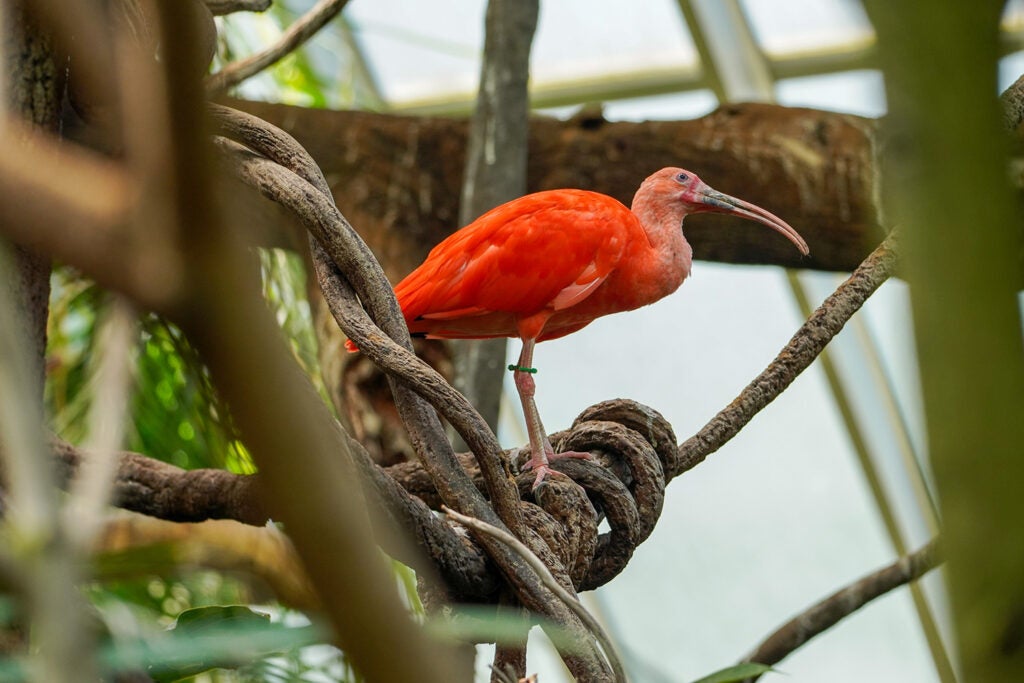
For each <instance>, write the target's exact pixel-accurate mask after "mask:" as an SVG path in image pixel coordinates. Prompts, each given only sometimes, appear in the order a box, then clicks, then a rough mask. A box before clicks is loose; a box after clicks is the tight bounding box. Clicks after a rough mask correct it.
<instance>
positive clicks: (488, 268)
mask: <svg viewBox="0 0 1024 683" xmlns="http://www.w3.org/2000/svg"><path fill="white" fill-rule="evenodd" d="M634 223H637V219H636V217H635V216H633V214H632V212H630V211H629V209H627V208H626V207H625V206H623V205H622V204H621V203H620V202H618V201H616V200H615V199H612V198H611V197H607V196H605V195H601V194H597V193H593V192H584V191H581V190H554V191H550V192H539V193H536V194H533V195H527V196H526V197H522V198H520V199H517V200H515V201H512V202H509V203H507V204H503V205H502V206H499V207H497V208H496V209H493V210H491V211H489V212H488V213H486V214H484V215H483V216H481V217H480V218H479V219H477V220H476V221H474V222H473V223H471V224H470V225H469V226H467V227H465V228H463V229H462V230H460V231H458V232H456V233H455V234H453V235H452V236H450V237H449V238H448V239H446V240H445V241H443V242H442V243H441V244H439V245H438V246H437V247H435V248H434V250H433V251H431V253H430V255H429V256H428V257H427V260H426V261H424V263H423V265H421V266H420V267H419V268H417V269H416V270H415V271H414V272H413V273H412V274H410V275H409V277H407V278H406V279H405V280H403V281H402V282H401V283H399V285H398V286H397V287H396V288H395V292H396V294H397V295H398V299H399V302H400V303H401V305H402V309H403V311H404V312H405V314H406V319H407V320H410V321H412V320H416V319H423V318H426V319H434V320H441V319H445V320H450V319H454V318H460V319H461V318H469V317H473V316H483V315H487V314H489V313H493V312H503V313H510V314H512V315H516V316H525V315H532V314H534V313H537V312H539V311H541V310H543V309H545V308H552V309H554V310H563V309H565V308H569V307H571V306H574V305H576V304H577V303H579V302H580V301H582V300H583V299H585V298H586V297H587V296H589V295H590V294H591V293H593V291H594V290H595V289H597V287H598V286H600V284H601V283H602V282H604V280H605V279H606V278H607V277H608V275H609V274H610V273H611V272H612V271H613V270H614V268H615V266H616V265H617V264H618V262H619V260H620V259H621V257H622V254H623V251H624V249H625V246H626V243H627V241H628V239H629V235H630V234H633V228H634V227H635V226H634V225H633V224H634ZM637 224H638V223H637Z"/></svg>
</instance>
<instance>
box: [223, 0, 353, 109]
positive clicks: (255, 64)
mask: <svg viewBox="0 0 1024 683" xmlns="http://www.w3.org/2000/svg"><path fill="white" fill-rule="evenodd" d="M347 4H348V0H320V2H318V3H317V4H316V5H314V6H313V7H312V8H311V9H310V10H309V11H308V12H306V13H305V14H304V15H302V16H301V17H299V18H298V19H297V20H296V21H295V23H294V24H292V25H291V26H289V27H288V30H287V31H285V32H284V33H283V34H282V35H281V38H280V40H278V42H277V43H275V44H274V45H271V46H270V47H268V48H266V49H264V50H261V51H259V52H257V53H256V54H253V55H250V56H248V57H246V58H245V59H241V60H239V61H237V62H234V63H232V64H228V65H227V66H226V67H224V68H223V69H221V70H220V71H218V72H217V73H215V74H213V75H212V76H210V77H209V78H207V79H206V94H207V95H208V96H209V97H214V96H216V95H219V94H221V93H222V92H224V91H225V90H227V89H228V88H230V87H232V86H234V85H238V84H239V83H241V82H242V81H244V80H245V79H247V78H249V77H250V76H253V75H255V74H258V73H259V72H260V71H263V69H266V68H267V67H268V66H270V65H271V64H273V63H275V62H277V61H278V60H280V59H282V58H284V57H285V56H287V55H288V54H289V53H291V52H292V51H293V50H295V48H297V47H299V46H300V45H302V44H303V43H304V42H306V41H307V40H309V39H310V38H312V37H313V36H314V35H315V34H316V32H317V31H319V30H320V29H321V28H323V27H324V25H325V24H326V23H327V22H328V21H330V20H331V19H333V18H334V17H335V15H337V14H338V13H339V12H341V10H342V9H344V7H345V5H347Z"/></svg>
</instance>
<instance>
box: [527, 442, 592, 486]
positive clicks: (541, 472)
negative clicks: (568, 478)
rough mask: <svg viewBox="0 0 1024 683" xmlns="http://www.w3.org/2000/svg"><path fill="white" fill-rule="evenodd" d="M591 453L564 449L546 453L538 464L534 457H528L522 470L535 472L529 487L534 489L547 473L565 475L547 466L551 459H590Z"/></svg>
mask: <svg viewBox="0 0 1024 683" xmlns="http://www.w3.org/2000/svg"><path fill="white" fill-rule="evenodd" d="M593 457H594V456H593V455H592V454H591V453H587V452H585V451H564V452H562V453H548V454H546V457H545V458H544V459H543V460H541V461H540V463H539V464H538V463H537V461H536V460H535V459H534V458H530V459H529V460H528V461H527V462H526V464H525V465H523V471H524V472H525V471H529V470H532V471H534V472H536V473H537V476H536V478H535V479H534V480H533V486H532V487H531V489H536V488H537V487H538V486H540V485H541V483H542V482H543V481H544V478H545V477H546V476H547V475H549V474H557V475H559V476H565V475H564V474H562V473H561V472H559V471H558V470H554V469H551V467H549V466H548V463H550V462H551V461H552V460H561V459H562V458H577V459H579V460H592V459H593Z"/></svg>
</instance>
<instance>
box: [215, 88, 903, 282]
mask: <svg viewBox="0 0 1024 683" xmlns="http://www.w3.org/2000/svg"><path fill="white" fill-rule="evenodd" d="M232 106H235V107H237V108H240V109H244V110H245V111H248V112H251V113H253V114H255V115H257V116H259V117H260V118H261V119H264V120H266V121H268V122H270V123H272V124H274V125H277V126H280V127H281V128H282V129H284V130H286V131H288V132H289V133H291V134H292V135H294V136H295V138H296V139H297V140H298V141H299V143H300V144H301V145H302V146H303V147H304V148H305V149H307V150H308V151H309V153H310V154H311V155H312V156H313V158H314V159H316V160H317V163H318V164H319V165H320V167H321V168H322V169H323V170H324V172H325V174H326V176H327V177H328V178H330V179H331V187H332V189H333V190H334V192H335V198H336V201H337V203H338V206H339V207H340V208H341V210H342V211H343V213H344V214H345V216H346V217H347V218H348V219H349V220H350V221H351V222H352V224H353V225H354V226H356V227H357V228H358V229H359V230H360V234H361V235H362V236H363V239H365V240H367V242H368V243H369V245H370V247H371V248H372V249H373V250H374V253H377V254H380V255H381V261H382V262H383V264H384V266H385V269H386V270H387V272H388V274H389V275H390V276H391V277H392V278H393V279H395V280H396V281H397V279H400V278H401V277H402V276H403V275H405V274H406V273H408V272H409V271H410V270H412V268H414V267H415V266H416V265H418V264H419V263H420V262H421V261H422V260H423V258H424V257H425V256H426V254H427V252H428V251H429V250H430V248H431V247H433V245H435V244H437V243H438V242H440V241H441V240H442V239H443V238H444V237H446V236H447V235H449V234H450V233H451V232H452V231H454V230H455V229H456V228H458V227H459V219H458V216H459V207H458V199H459V190H460V187H461V185H462V181H463V174H464V167H463V166H464V164H463V160H464V159H465V154H466V142H467V137H468V127H469V124H468V121H467V120H465V119H455V118H447V117H429V116H396V115H390V114H374V113H370V112H356V111H329V110H323V109H306V108H302V107H294V106H288V105H280V104H268V103H261V102H245V101H234V102H232ZM876 125H877V124H876V122H874V121H872V120H870V119H865V118H860V117H857V116H851V115H848V114H837V113H833V112H825V111H817V110H813V109H801V108H790V107H781V106H777V105H766V104H749V103H748V104H731V105H728V106H725V107H722V108H721V109H719V110H717V111H715V112H712V113H711V114H708V115H707V116H704V117H701V118H699V119H695V120H692V121H646V122H642V123H633V122H624V121H620V122H608V121H604V120H603V119H600V118H597V119H595V118H594V117H577V118H574V119H570V120H567V121H559V120H555V119H551V118H548V117H543V116H535V117H533V118H532V119H531V120H530V136H529V150H528V164H527V183H526V188H525V189H526V191H527V192H536V191H539V190H550V189H555V188H563V187H579V188H585V189H588V190H594V191H597V192H603V193H605V194H608V195H611V196H612V197H615V198H616V199H618V200H620V201H622V202H623V203H625V204H626V205H627V206H628V205H629V203H630V202H631V200H632V198H633V194H634V193H635V192H636V189H637V187H638V186H639V184H640V181H641V180H642V179H643V178H645V177H646V176H647V175H649V174H650V173H652V172H653V171H655V170H657V169H658V168H661V167H663V166H685V167H687V168H690V169H692V170H694V171H696V172H697V173H698V174H700V175H701V177H702V178H703V179H704V180H706V181H707V182H708V183H710V184H711V185H712V186H713V187H718V188H719V189H721V190H722V191H723V192H729V193H731V194H736V195H739V196H742V197H743V198H744V199H747V200H749V201H752V202H754V203H756V204H759V205H762V206H765V207H766V208H768V209H770V210H771V211H773V212H775V213H776V214H778V215H782V216H785V218H786V220H787V221H789V222H790V223H791V224H792V225H794V226H795V227H796V228H797V229H798V230H799V231H800V234H801V235H803V236H804V238H805V239H806V240H807V242H808V243H809V244H810V246H811V255H810V256H809V257H806V258H804V257H801V256H800V254H799V253H798V252H797V251H796V250H794V249H793V248H792V245H790V244H789V243H788V242H786V241H785V240H783V239H779V238H778V235H774V234H773V233H771V232H768V231H764V230H757V229H756V227H755V226H752V225H749V224H747V223H744V222H743V221H742V220H739V219H736V220H730V219H729V218H727V217H725V216H711V215H696V216H690V217H689V218H687V219H686V237H687V240H688V241H689V242H690V244H691V245H693V249H694V257H695V258H698V259H702V260H708V261H721V262H728V263H744V264H750V263H757V264H772V265H782V266H788V267H796V268H809V269H815V270H832V271H846V272H850V271H852V270H853V269H855V268H856V267H857V265H858V264H860V262H861V261H863V260H864V258H865V257H867V255H868V254H869V253H870V251H871V248H872V247H873V246H874V245H876V244H878V243H879V242H880V241H881V240H882V239H883V238H884V237H885V231H884V230H883V229H882V227H881V224H880V222H879V218H878V215H877V208H876V206H875V203H874V194H875V187H876V182H877V173H876V171H877V169H876V164H875V154H876V145H877V142H876V140H875V127H876Z"/></svg>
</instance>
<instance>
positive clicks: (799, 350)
mask: <svg viewBox="0 0 1024 683" xmlns="http://www.w3.org/2000/svg"><path fill="white" fill-rule="evenodd" d="M895 264H896V241H895V238H894V236H892V235H890V236H889V237H888V238H886V240H885V241H884V242H882V244H881V245H879V247H878V248H877V249H875V250H874V251H873V252H871V255H870V256H868V257H867V259H865V260H864V262H863V263H862V264H861V265H860V267H859V268H857V270H855V271H854V272H853V274H852V275H850V277H849V278H848V279H847V280H846V281H845V282H843V284H841V285H840V286H839V288H838V289H837V290H836V291H835V292H834V293H833V294H832V295H831V296H829V297H828V298H827V299H825V301H824V303H822V304H821V306H819V307H818V310H816V311H815V312H814V314H813V315H811V317H810V318H809V319H808V320H807V322H805V323H804V324H803V325H802V326H801V327H800V329H799V330H797V333H796V334H795V335H793V338H792V339H790V340H789V343H788V344H786V347H785V348H784V349H782V351H780V352H779V355H778V356H776V357H775V360H773V361H772V362H771V364H770V365H769V366H768V367H767V368H765V370H764V372H762V373H761V374H760V375H758V376H757V377H756V378H754V380H753V381H752V382H751V383H750V384H748V385H747V387H746V388H745V389H744V390H743V391H742V392H741V393H740V395H739V396H737V397H736V398H735V399H734V400H733V402H732V403H730V404H729V405H728V406H727V407H725V408H724V409H722V410H721V411H720V412H719V413H718V414H717V415H715V416H714V417H713V418H711V421H710V422H708V423H707V424H706V425H704V427H702V428H701V430H700V431H699V432H697V433H696V434H694V435H693V436H691V437H690V438H689V439H687V440H686V441H685V442H683V443H682V444H681V445H680V446H679V460H678V461H677V462H676V463H673V466H670V468H669V470H668V471H667V472H666V475H667V476H668V477H669V478H672V477H676V476H678V475H680V474H682V473H683V472H686V471H687V470H689V469H691V468H693V467H696V466H697V465H699V464H700V463H702V462H703V461H704V459H705V458H707V457H708V456H709V455H711V454H712V453H714V452H715V451H717V450H718V449H719V448H721V447H722V446H723V445H724V444H725V443H726V442H727V441H728V440H729V439H731V438H732V437H734V436H736V434H737V433H738V432H739V431H740V430H741V429H743V427H744V426H745V425H746V424H747V423H748V422H750V420H751V419H752V418H753V417H754V415H756V414H757V413H758V412H760V410H761V409H762V408H764V407H765V406H767V405H768V404H769V403H771V402H772V401H774V400H775V399H776V398H777V397H778V396H779V394H781V393H782V392H783V391H784V390H785V389H786V388H787V387H788V386H789V385H790V384H791V383H792V382H793V380H795V379H796V378H797V377H798V376H799V375H800V373H801V372H803V371H804V370H806V369H807V368H808V366H810V364H811V363H813V362H814V359H815V358H817V357H818V354H820V353H821V351H822V349H824V348H825V346H826V345H827V344H828V343H829V342H830V341H831V340H832V338H833V337H834V336H836V335H837V334H839V331H840V330H842V329H843V326H844V325H845V324H846V322H847V321H848V320H849V319H850V318H851V317H852V316H853V314H854V313H856V312H857V311H858V310H860V307H861V306H863V305H864V302H865V301H867V299H868V297H869V296H871V295H872V294H873V293H874V292H875V290H876V289H878V288H879V287H880V286H881V284H882V283H883V282H885V281H886V280H887V279H888V278H889V276H890V275H891V274H892V271H893V268H894V267H895Z"/></svg>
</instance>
